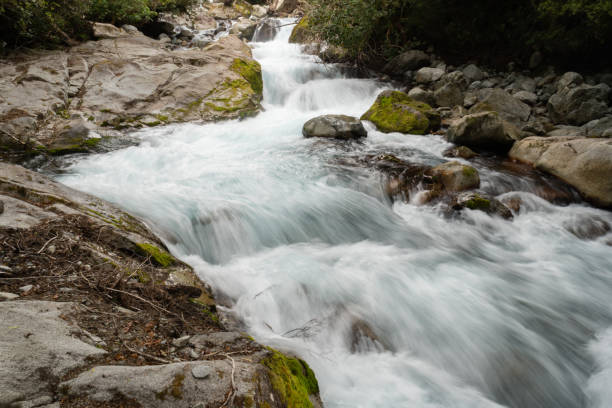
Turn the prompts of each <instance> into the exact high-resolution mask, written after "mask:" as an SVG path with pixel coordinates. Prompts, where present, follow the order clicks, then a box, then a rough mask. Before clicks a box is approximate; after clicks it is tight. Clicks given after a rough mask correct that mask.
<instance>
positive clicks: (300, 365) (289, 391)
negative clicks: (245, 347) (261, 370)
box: [262, 349, 319, 408]
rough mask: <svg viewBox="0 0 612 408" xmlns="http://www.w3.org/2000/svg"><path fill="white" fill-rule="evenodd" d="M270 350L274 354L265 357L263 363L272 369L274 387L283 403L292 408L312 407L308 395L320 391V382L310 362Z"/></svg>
mask: <svg viewBox="0 0 612 408" xmlns="http://www.w3.org/2000/svg"><path fill="white" fill-rule="evenodd" d="M269 350H270V352H271V353H272V354H271V355H270V356H269V357H266V358H265V359H263V360H262V364H263V365H265V366H266V367H267V368H268V369H269V370H270V381H271V382H272V388H274V390H275V391H276V392H277V393H278V395H279V396H280V397H281V399H282V401H283V403H284V404H285V405H286V406H287V407H292V408H302V407H304V408H305V407H312V403H311V402H310V399H309V398H308V396H309V395H311V394H316V393H318V392H319V384H318V382H317V379H316V377H315V374H314V372H313V371H312V370H311V369H310V367H308V364H306V362H304V361H303V360H300V359H297V358H290V357H286V356H284V355H282V354H281V353H279V352H278V351H276V350H274V349H269Z"/></svg>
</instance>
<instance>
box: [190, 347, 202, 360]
mask: <svg viewBox="0 0 612 408" xmlns="http://www.w3.org/2000/svg"><path fill="white" fill-rule="evenodd" d="M189 357H191V358H194V359H195V358H198V357H200V355H199V354H198V353H197V352H196V351H195V350H194V349H192V348H190V349H189Z"/></svg>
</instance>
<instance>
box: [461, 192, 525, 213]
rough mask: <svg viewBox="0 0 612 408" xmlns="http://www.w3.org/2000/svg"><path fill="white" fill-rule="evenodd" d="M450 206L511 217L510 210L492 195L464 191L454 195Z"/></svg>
mask: <svg viewBox="0 0 612 408" xmlns="http://www.w3.org/2000/svg"><path fill="white" fill-rule="evenodd" d="M451 206H452V208H453V209H454V210H457V211H460V210H463V209H466V208H467V209H470V210H475V211H483V212H485V213H487V214H489V215H497V216H500V217H502V218H505V219H512V218H514V215H512V211H510V209H509V208H508V207H506V206H505V205H504V204H502V203H501V202H500V201H499V200H497V199H496V198H494V197H491V196H488V195H486V194H481V193H473V192H466V193H461V194H459V195H458V196H457V197H455V199H454V201H453V203H452V205H451Z"/></svg>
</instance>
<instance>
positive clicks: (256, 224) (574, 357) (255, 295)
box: [59, 26, 612, 408]
mask: <svg viewBox="0 0 612 408" xmlns="http://www.w3.org/2000/svg"><path fill="white" fill-rule="evenodd" d="M290 30H291V26H289V27H284V28H282V30H281V32H280V34H279V35H278V36H277V38H276V39H275V41H273V42H268V43H254V44H252V45H253V48H254V56H255V58H256V59H258V60H259V61H260V63H261V64H262V66H263V70H264V81H265V90H264V102H265V108H266V110H265V112H263V113H261V114H260V115H259V116H257V117H255V118H252V119H248V120H245V121H233V122H227V123H218V124H207V125H197V124H184V125H176V126H168V127H162V128H157V129H147V130H143V131H141V132H139V133H138V134H137V135H136V136H137V137H139V138H140V139H141V143H140V145H138V146H134V147H129V148H126V149H123V150H120V151H116V152H113V153H107V154H104V155H97V156H88V157H81V158H76V159H73V163H72V164H71V166H70V169H69V172H68V173H66V174H64V175H61V176H60V177H59V180H60V181H62V182H64V183H66V184H68V185H70V186H72V187H75V188H78V189H81V190H84V191H88V192H90V193H93V194H96V195H98V196H100V197H103V198H106V199H108V200H110V201H113V202H116V203H118V204H119V205H121V206H123V207H125V208H126V209H127V210H129V211H131V212H132V213H134V214H136V215H139V216H141V217H142V218H144V219H145V220H147V222H148V223H149V224H150V225H151V226H152V227H153V228H154V229H155V230H156V231H157V232H159V233H160V234H161V236H162V237H163V238H164V239H165V240H166V242H167V243H168V245H169V247H170V248H171V249H172V251H173V253H174V254H175V255H177V256H179V257H181V258H182V259H183V260H185V261H187V262H188V263H190V264H191V265H193V266H194V267H195V269H196V270H197V272H198V274H199V275H200V276H201V277H202V279H204V280H205V281H207V282H209V283H211V284H212V286H213V287H214V288H215V290H216V291H217V292H218V293H219V294H220V295H221V294H222V297H223V298H224V299H229V300H230V302H231V306H230V308H229V309H227V312H229V313H235V314H236V315H237V316H238V317H239V318H240V319H242V321H243V322H244V324H245V325H246V326H247V328H248V331H249V333H250V334H252V335H253V336H254V337H255V338H257V339H258V340H260V341H261V342H263V343H266V344H271V345H273V346H276V347H279V348H281V349H284V350H292V351H293V352H295V353H297V354H299V355H300V356H301V357H303V358H304V359H305V360H307V361H308V362H309V363H310V364H311V366H312V367H313V368H314V370H315V372H316V373H317V376H318V379H319V381H320V385H321V394H322V397H323V400H324V402H325V404H326V406H327V407H414V408H430V407H444V408H451V407H458V408H459V407H460V408H464V407H465V408H479V407H500V406H507V407H517V408H518V407H542V408H553V407H562V408H566V407H567V408H574V407H593V408H604V407H611V406H612V391H611V390H612V328H611V326H612V302H611V299H612V247H610V246H609V245H607V242H609V241H610V240H612V235H611V234H608V235H607V236H604V237H600V238H598V239H596V240H591V241H586V240H580V239H578V238H576V236H574V235H573V234H572V233H570V232H569V229H571V227H572V226H575V225H582V223H584V222H586V221H588V220H589V219H591V218H592V217H599V218H600V219H602V220H605V221H607V222H609V223H612V217H611V215H610V213H608V212H605V211H601V210H597V209H593V208H591V207H589V206H587V205H584V204H573V205H570V206H567V207H559V206H555V205H552V204H550V203H548V202H546V201H544V200H542V199H541V198H538V197H537V196H536V195H534V194H533V191H534V188H535V187H536V186H534V185H532V184H530V183H529V182H528V181H525V180H522V179H520V177H514V176H510V175H505V174H503V173H500V172H499V171H496V170H491V169H490V168H487V167H486V166H480V167H479V171H480V173H481V177H482V179H483V186H484V188H485V190H488V191H490V192H494V193H495V194H502V195H503V194H505V195H510V196H518V197H521V199H522V201H523V205H522V208H521V211H520V213H518V214H516V217H515V219H514V220H513V221H505V220H502V219H498V218H491V217H489V216H488V215H486V214H484V213H480V212H472V211H467V212H466V213H465V214H464V216H463V217H462V218H458V219H449V218H447V217H444V216H442V211H441V209H440V208H437V207H430V206H416V205H412V204H406V203H391V202H390V201H389V200H388V199H387V198H386V196H385V194H384V191H383V186H382V183H381V177H380V175H379V174H378V173H376V172H375V171H373V170H369V169H364V168H360V167H358V166H353V165H350V163H349V161H347V158H351V157H358V156H364V155H366V154H374V153H382V152H384V153H393V154H396V155H397V156H399V157H401V158H404V159H407V160H410V161H412V162H419V163H427V164H437V163H441V162H443V161H445V159H444V158H443V157H442V151H443V150H444V149H446V148H447V147H449V144H448V143H446V142H445V141H444V140H443V139H442V138H440V137H438V136H431V135H430V136H410V135H400V134H383V133H380V132H377V131H376V130H375V129H374V128H373V126H371V125H368V130H369V135H368V138H367V139H366V140H364V141H362V142H330V141H320V140H313V139H304V138H303V137H302V136H301V128H302V125H303V124H304V122H306V121H307V120H308V119H310V118H312V117H314V116H317V115H319V114H322V113H344V114H349V115H356V116H359V115H361V114H362V113H363V112H365V110H367V108H368V107H369V106H370V105H371V103H372V102H373V101H374V99H375V98H376V95H377V94H378V93H379V92H380V91H381V90H382V89H383V88H385V84H380V83H377V82H375V81H372V80H363V79H350V78H344V77H343V76H342V75H340V74H339V73H338V72H339V71H338V70H336V69H335V68H334V67H332V66H326V65H323V64H319V63H317V61H316V59H315V58H314V57H311V56H307V55H305V54H302V53H301V50H300V48H299V47H298V46H296V45H291V44H288V43H287V38H288V36H289V33H290ZM500 181H505V184H503V185H504V187H503V188H502V187H500ZM364 333H366V334H367V335H365V336H364V335H363V334H364Z"/></svg>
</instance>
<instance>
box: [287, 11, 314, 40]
mask: <svg viewBox="0 0 612 408" xmlns="http://www.w3.org/2000/svg"><path fill="white" fill-rule="evenodd" d="M314 39H315V35H314V33H313V31H312V30H311V28H310V22H309V20H308V16H304V17H302V19H301V20H300V22H299V23H298V24H297V25H296V26H295V27H293V31H291V35H290V36H289V42H290V43H296V44H304V43H308V42H312V41H314Z"/></svg>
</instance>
